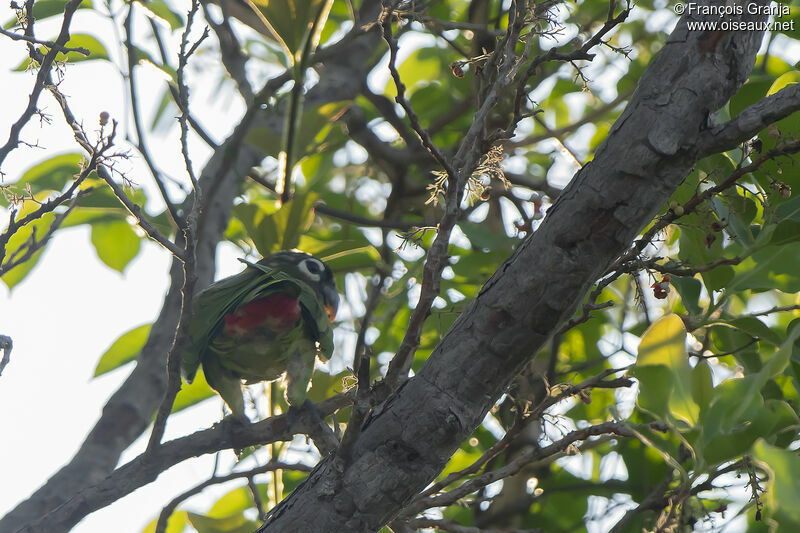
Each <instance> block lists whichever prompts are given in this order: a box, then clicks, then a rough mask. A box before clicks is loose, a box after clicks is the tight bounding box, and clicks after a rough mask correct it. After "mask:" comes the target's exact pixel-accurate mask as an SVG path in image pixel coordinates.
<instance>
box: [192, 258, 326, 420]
mask: <svg viewBox="0 0 800 533" xmlns="http://www.w3.org/2000/svg"><path fill="white" fill-rule="evenodd" d="M240 261H242V262H243V263H245V264H246V265H247V266H246V268H245V270H244V271H242V272H241V273H239V274H236V275H234V276H231V277H228V278H225V279H222V280H219V281H217V282H215V283H213V284H212V285H210V286H209V287H208V288H206V289H205V290H203V291H201V292H200V293H198V294H197V296H196V297H195V298H194V302H193V305H192V318H191V321H190V323H189V326H188V341H187V346H186V348H185V349H184V350H183V353H182V359H181V369H182V372H183V375H184V378H185V379H186V381H187V382H188V383H191V382H192V381H193V380H194V377H195V374H196V373H197V369H198V368H199V367H200V365H201V364H202V365H203V373H204V374H205V377H206V381H207V382H208V384H209V385H210V386H211V388H213V389H214V390H215V391H217V393H219V395H220V396H221V397H222V399H223V400H224V401H225V403H226V404H227V405H228V407H229V408H230V410H231V412H232V413H233V415H234V416H235V417H237V418H239V419H244V420H246V419H247V417H246V415H245V408H244V405H245V404H244V397H243V395H242V381H244V382H245V383H247V384H251V383H258V382H261V381H273V380H276V379H278V378H280V377H281V376H282V375H283V374H284V372H285V374H286V392H285V396H286V400H287V402H288V403H289V406H290V410H291V408H292V407H298V408H299V407H301V406H302V405H303V404H304V403H305V401H306V391H307V390H308V384H309V382H310V380H311V374H312V373H313V371H314V363H315V361H316V357H317V356H320V358H322V359H324V360H327V359H328V358H330V356H331V354H332V352H333V328H332V322H333V320H334V318H335V317H336V311H337V309H338V306H339V294H338V292H337V291H336V282H335V280H334V277H333V272H332V271H331V269H330V267H328V265H326V264H325V263H324V262H322V261H321V260H319V259H317V258H316V257H314V256H312V255H311V254H307V253H305V252H301V251H298V250H292V251H280V252H276V253H273V254H272V255H269V256H267V257H265V258H263V259H261V260H260V261H258V262H257V263H250V262H248V261H245V260H241V259H240Z"/></svg>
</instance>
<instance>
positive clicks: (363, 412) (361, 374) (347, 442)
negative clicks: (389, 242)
mask: <svg viewBox="0 0 800 533" xmlns="http://www.w3.org/2000/svg"><path fill="white" fill-rule="evenodd" d="M385 279H386V274H380V275H379V276H378V279H377V281H376V283H375V284H374V285H373V286H372V290H371V291H370V294H369V298H368V299H367V306H366V310H365V311H364V317H363V318H362V319H361V326H360V327H359V329H358V338H357V339H356V348H355V352H354V357H353V369H354V370H355V371H356V376H357V377H358V384H357V389H356V399H355V401H354V402H353V409H352V411H351V414H350V420H349V421H348V423H347V429H345V431H344V435H342V440H341V441H340V443H339V448H338V449H337V450H336V460H337V461H338V462H339V463H340V464H339V465H338V469H339V471H342V472H343V471H344V469H345V467H346V466H347V465H348V464H349V463H350V460H351V459H352V458H351V457H350V452H351V450H352V447H353V444H355V442H356V439H357V437H358V435H359V434H360V433H361V426H362V425H363V424H364V419H365V418H366V416H367V413H368V411H369V409H370V407H371V405H370V401H369V391H370V379H369V367H370V358H369V356H368V355H367V353H366V341H365V338H366V334H367V329H368V328H369V326H370V321H371V320H372V314H373V313H374V312H375V308H376V307H377V305H378V302H379V301H380V295H381V288H382V287H383V282H384V280H385Z"/></svg>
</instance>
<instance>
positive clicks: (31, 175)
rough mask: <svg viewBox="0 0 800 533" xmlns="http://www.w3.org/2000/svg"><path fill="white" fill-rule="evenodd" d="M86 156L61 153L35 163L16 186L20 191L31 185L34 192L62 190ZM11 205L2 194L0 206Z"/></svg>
mask: <svg viewBox="0 0 800 533" xmlns="http://www.w3.org/2000/svg"><path fill="white" fill-rule="evenodd" d="M84 159H85V158H84V157H83V155H81V154H78V153H69V154H61V155H57V156H54V157H51V158H50V159H47V160H46V161H43V162H41V163H39V164H38V165H34V166H32V167H31V168H29V169H28V170H26V171H25V173H24V174H23V175H22V177H20V179H19V181H17V182H16V184H15V188H16V189H18V190H19V192H21V191H23V190H25V188H26V186H29V187H30V189H31V192H33V193H34V194H36V193H40V192H45V191H61V190H62V189H63V188H64V186H65V185H66V184H67V182H69V181H72V180H73V179H74V178H75V176H76V175H77V174H78V173H79V172H80V171H81V167H80V164H81V161H83V160H84ZM8 205H9V203H8V201H7V200H6V198H5V196H4V195H2V194H0V206H3V207H7V206H8Z"/></svg>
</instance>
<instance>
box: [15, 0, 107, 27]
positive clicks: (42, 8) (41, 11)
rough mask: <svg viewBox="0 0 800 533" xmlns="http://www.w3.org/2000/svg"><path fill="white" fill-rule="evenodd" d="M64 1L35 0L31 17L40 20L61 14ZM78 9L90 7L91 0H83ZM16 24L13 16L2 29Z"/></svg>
mask: <svg viewBox="0 0 800 533" xmlns="http://www.w3.org/2000/svg"><path fill="white" fill-rule="evenodd" d="M66 3H67V0H37V1H36V2H34V4H33V18H34V19H35V20H37V21H40V20H44V19H46V18H50V17H54V16H56V15H63V13H64V6H65V4H66ZM78 9H92V2H91V0H83V2H81V3H80V5H79V6H78ZM18 25H19V24H18V21H17V17H14V18H12V19H10V20H9V21H8V22H6V23H5V24H3V29H4V30H10V29H11V28H15V27H17V26H18Z"/></svg>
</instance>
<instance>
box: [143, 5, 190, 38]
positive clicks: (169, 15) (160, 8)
mask: <svg viewBox="0 0 800 533" xmlns="http://www.w3.org/2000/svg"><path fill="white" fill-rule="evenodd" d="M141 4H142V5H143V6H144V8H145V9H147V10H148V11H150V12H151V13H152V15H153V16H154V17H156V18H160V19H161V20H163V21H164V22H166V23H167V24H169V27H170V29H171V30H172V31H175V30H177V29H179V28H181V27H182V26H183V19H182V18H181V16H180V15H179V14H177V13H176V12H174V11H173V10H172V9H170V7H169V5H168V4H167V3H166V2H164V0H150V1H148V2H147V3H144V2H142V3H141Z"/></svg>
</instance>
